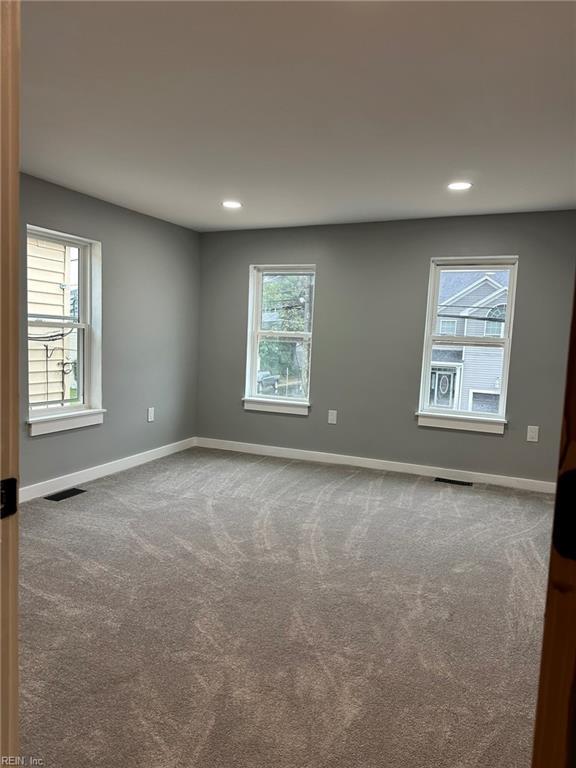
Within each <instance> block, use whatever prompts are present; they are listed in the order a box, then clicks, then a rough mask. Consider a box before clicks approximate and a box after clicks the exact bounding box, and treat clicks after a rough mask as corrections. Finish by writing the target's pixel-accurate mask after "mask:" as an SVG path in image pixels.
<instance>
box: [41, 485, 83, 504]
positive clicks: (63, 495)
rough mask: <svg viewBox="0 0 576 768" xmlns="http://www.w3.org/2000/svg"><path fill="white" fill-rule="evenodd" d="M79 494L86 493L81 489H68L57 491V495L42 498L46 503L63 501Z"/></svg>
mask: <svg viewBox="0 0 576 768" xmlns="http://www.w3.org/2000/svg"><path fill="white" fill-rule="evenodd" d="M81 493H86V491H83V490H82V488H68V489H67V490H66V491H58V493H52V494H50V496H44V498H45V499H48V501H64V499H71V498H72V496H78V495H79V494H81Z"/></svg>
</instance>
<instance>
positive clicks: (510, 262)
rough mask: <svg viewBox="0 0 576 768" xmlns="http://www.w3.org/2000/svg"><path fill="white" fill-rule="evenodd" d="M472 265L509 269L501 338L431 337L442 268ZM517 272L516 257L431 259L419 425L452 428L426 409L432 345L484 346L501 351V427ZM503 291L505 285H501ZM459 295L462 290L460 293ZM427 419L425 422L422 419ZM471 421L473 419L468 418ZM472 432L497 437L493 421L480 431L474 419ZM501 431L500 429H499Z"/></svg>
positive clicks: (451, 416)
mask: <svg viewBox="0 0 576 768" xmlns="http://www.w3.org/2000/svg"><path fill="white" fill-rule="evenodd" d="M474 265H476V266H477V267H479V268H481V269H486V268H487V267H489V266H500V267H504V266H506V267H508V269H509V270H510V275H509V280H508V286H507V290H508V301H507V310H506V311H507V314H506V322H505V325H504V335H503V336H501V337H491V336H488V337H476V336H437V335H435V334H434V331H435V328H436V309H437V307H438V295H439V288H440V276H441V273H442V269H446V268H449V269H458V268H460V267H467V266H469V267H473V266H474ZM517 269H518V256H491V257H484V258H482V257H477V258H463V259H460V258H455V257H453V258H452V257H451V258H448V259H438V258H433V259H431V267H430V278H429V283H428V304H427V309H426V326H425V329H424V345H423V354H422V369H421V376H420V399H419V406H418V416H419V417H422V420H420V418H419V420H418V424H419V426H427V427H430V426H438V427H442V428H445V429H454V428H455V427H454V426H452V425H451V424H450V422H448V423H442V421H441V420H440V419H439V418H438V417H436V416H435V414H434V413H431V412H430V408H428V407H427V399H428V388H429V374H430V367H431V365H432V348H433V346H434V345H444V346H457V347H462V349H463V350H465V349H466V347H472V346H487V347H495V348H501V349H502V352H503V361H502V376H501V385H500V403H499V405H500V411H499V413H498V417H499V418H500V419H501V420H502V422H503V423H504V424H505V423H506V422H505V415H506V398H507V393H508V374H509V370H510V352H511V342H512V327H513V320H514V303H515V298H516V295H515V294H516V275H517ZM502 288H506V286H502ZM460 293H462V291H461V292H460ZM456 295H458V294H456ZM427 417H430V418H428V420H426V418H427ZM457 417H460V418H462V419H468V420H469V414H467V413H466V412H460V413H455V414H450V419H454V418H457ZM472 418H474V417H472ZM463 428H464V427H463V426H459V427H458V429H463ZM470 429H472V430H473V431H476V432H478V431H486V432H495V433H499V434H501V432H500V431H499V430H496V429H494V419H490V423H489V424H488V428H487V429H485V430H480V429H479V427H478V426H477V422H476V420H474V426H472V427H470ZM502 432H503V429H502Z"/></svg>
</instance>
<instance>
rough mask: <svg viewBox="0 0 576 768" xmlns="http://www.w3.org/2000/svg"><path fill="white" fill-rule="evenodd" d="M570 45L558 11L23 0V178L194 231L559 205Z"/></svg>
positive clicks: (571, 91) (567, 141)
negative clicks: (455, 184)
mask: <svg viewBox="0 0 576 768" xmlns="http://www.w3.org/2000/svg"><path fill="white" fill-rule="evenodd" d="M575 33H576V5H575V4H574V3H571V2H569V3H548V2H542V3H539V2H533V3H530V2H528V3H515V2H511V3H506V2H502V3H485V2H478V3H466V2H464V3H450V2H448V3H356V2H343V3H342V2H341V3H326V2H321V3H262V2H255V3H249V2H246V3H243V2H232V3H224V2H223V3H210V2H204V3H201V2H188V3H187V2H176V3H167V2H143V3H140V2H127V3H121V2H96V3H86V2H64V3H52V2H39V3H36V2H26V3H25V4H24V8H23V94H22V99H23V116H22V122H23V126H22V139H23V141H22V163H23V169H24V170H25V171H26V172H28V173H31V174H33V175H36V176H39V177H41V178H44V179H48V180H50V181H55V182H58V183H60V184H63V185H64V186H67V187H70V188H72V189H76V190H79V191H81V192H85V193H87V194H90V195H94V196H96V197H101V198H103V199H105V200H110V201H111V202H114V203H118V204H120V205H124V206H126V207H128V208H133V209H135V210H137V211H141V212H143V213H148V214H152V215H154V216H158V217H160V218H163V219H167V220H169V221H174V222H176V223H179V224H184V225H187V226H190V227H193V228H196V229H199V230H210V229H228V228H243V227H271V226H283V225H298V224H318V223H328V222H350V221H366V220H382V219H396V218H412V217H421V216H444V215H453V214H466V213H488V212H498V211H524V210H537V209H555V208H570V207H576V164H575V151H574V148H575V136H576V125H575V114H576V108H575V107H576V105H575V72H576V69H575V49H576V46H575V40H576V38H575ZM456 178H458V179H459V178H465V179H470V180H471V181H473V182H474V187H473V189H472V190H471V191H470V192H468V193H460V194H458V193H450V192H448V191H447V190H446V183H447V182H448V181H450V180H452V179H456ZM229 198H233V199H239V200H241V201H242V202H243V203H244V207H243V208H242V210H240V211H228V210H224V209H222V208H221V205H220V203H221V201H222V200H224V199H229Z"/></svg>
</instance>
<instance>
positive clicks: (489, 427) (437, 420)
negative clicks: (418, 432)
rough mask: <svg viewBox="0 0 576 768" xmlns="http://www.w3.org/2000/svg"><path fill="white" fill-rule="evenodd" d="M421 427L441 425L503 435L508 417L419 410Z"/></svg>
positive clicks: (446, 427)
mask: <svg viewBox="0 0 576 768" xmlns="http://www.w3.org/2000/svg"><path fill="white" fill-rule="evenodd" d="M416 416H417V417H418V426H419V427H439V428H440V429H459V430H466V431H468V432H491V433H492V434H495V435H503V434H504V428H505V427H506V424H507V422H506V419H499V418H496V419H489V418H488V419H487V418H483V417H480V416H463V415H460V414H450V413H426V412H424V411H418V412H417V413H416Z"/></svg>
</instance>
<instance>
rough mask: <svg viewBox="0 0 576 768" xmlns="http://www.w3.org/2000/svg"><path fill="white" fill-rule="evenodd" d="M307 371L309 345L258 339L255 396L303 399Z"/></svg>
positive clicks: (308, 365)
mask: <svg viewBox="0 0 576 768" xmlns="http://www.w3.org/2000/svg"><path fill="white" fill-rule="evenodd" d="M309 369H310V343H309V342H307V341H292V340H290V341H286V340H280V339H261V340H260V343H259V344H258V368H257V373H256V379H257V381H256V394H258V395H264V396H266V397H279V398H290V397H293V398H295V399H299V400H302V399H307V398H308V383H309V382H308V377H309Z"/></svg>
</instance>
